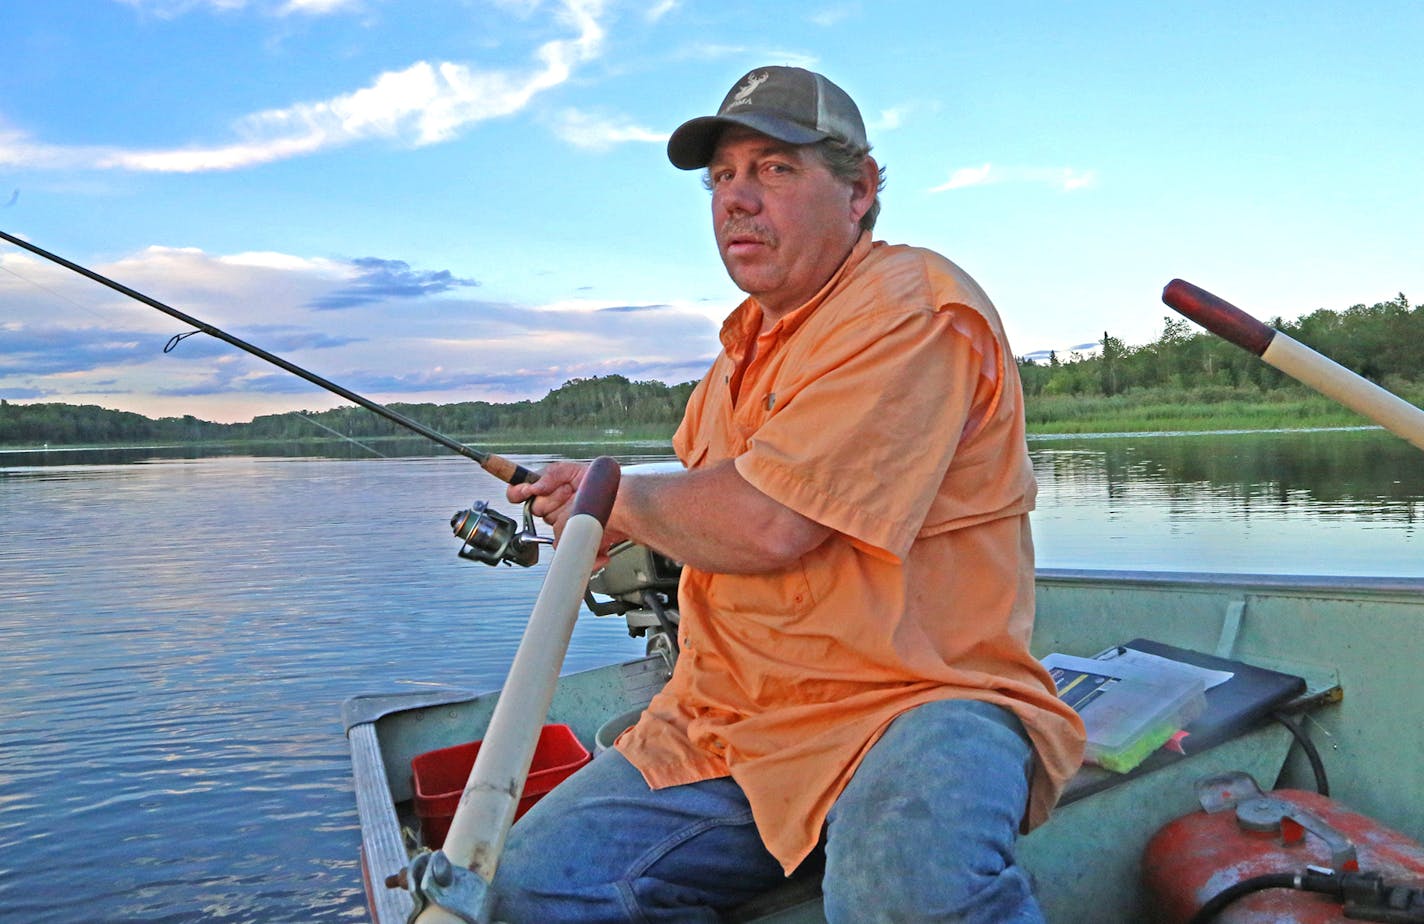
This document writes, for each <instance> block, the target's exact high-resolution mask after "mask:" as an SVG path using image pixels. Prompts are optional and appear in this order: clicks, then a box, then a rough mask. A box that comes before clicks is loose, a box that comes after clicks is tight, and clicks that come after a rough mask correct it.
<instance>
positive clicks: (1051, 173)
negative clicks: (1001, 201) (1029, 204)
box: [930, 163, 1098, 193]
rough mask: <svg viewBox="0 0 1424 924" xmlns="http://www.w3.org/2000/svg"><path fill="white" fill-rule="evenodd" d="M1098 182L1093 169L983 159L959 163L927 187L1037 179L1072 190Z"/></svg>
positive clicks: (938, 188)
mask: <svg viewBox="0 0 1424 924" xmlns="http://www.w3.org/2000/svg"><path fill="white" fill-rule="evenodd" d="M1097 182H1098V176H1097V172H1096V171H1094V170H1079V169H1077V168H1076V167H999V166H995V165H993V164H991V163H986V164H984V165H982V166H979V167H960V168H959V169H958V170H955V171H954V172H953V173H951V174H950V175H949V179H948V180H946V181H945V182H943V183H941V184H940V185H938V186H932V187H930V192H932V193H941V192H950V191H951V190H955V189H968V188H969V187H971V186H990V185H995V184H1000V183H1036V184H1039V185H1043V186H1052V187H1055V188H1057V189H1061V190H1063V191H1064V192H1072V191H1073V190H1076V189H1087V188H1088V187H1091V186H1095V185H1097Z"/></svg>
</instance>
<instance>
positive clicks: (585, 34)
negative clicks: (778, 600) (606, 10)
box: [0, 0, 604, 173]
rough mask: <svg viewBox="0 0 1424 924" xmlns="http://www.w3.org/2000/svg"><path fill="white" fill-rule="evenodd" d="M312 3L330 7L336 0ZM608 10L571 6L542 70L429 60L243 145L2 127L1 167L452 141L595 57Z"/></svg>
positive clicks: (277, 114)
mask: <svg viewBox="0 0 1424 924" xmlns="http://www.w3.org/2000/svg"><path fill="white" fill-rule="evenodd" d="M305 2H308V3H316V4H318V5H320V4H321V3H323V2H326V4H327V5H328V6H329V5H330V2H329V0H305ZM602 12H603V4H602V2H601V0H565V2H564V3H563V5H562V9H561V11H560V13H559V14H558V17H557V18H558V19H559V21H560V23H562V24H564V25H567V26H568V27H569V28H571V29H572V30H573V31H574V32H575V35H574V36H573V37H572V38H567V39H556V40H554V41H550V42H546V43H545V44H543V45H541V46H540V47H539V48H538V49H536V50H535V52H534V54H533V57H534V59H535V61H536V62H537V65H538V66H537V67H536V68H535V69H533V70H522V71H516V70H478V69H476V68H473V67H471V66H469V65H465V64H456V63H452V62H448V61H447V62H441V63H438V64H431V63H430V62H427V61H420V62H417V63H416V64H413V65H411V66H410V67H408V68H406V69H404V70H401V71H388V72H386V73H384V74H381V75H380V76H378V77H377V78H376V79H375V80H374V81H372V83H371V84H370V85H369V86H366V87H362V88H361V89H359V90H354V91H352V92H350V93H345V94H342V95H340V96H336V97H333V98H331V99H328V100H321V101H317V102H308V103H298V104H296V105H293V106H289V107H287V108H284V109H270V110H267V111H265V112H259V113H255V114H253V115H250V116H247V117H246V118H244V119H242V120H241V121H240V122H239V123H238V125H237V126H236V128H237V132H238V134H239V135H241V136H242V140H239V141H235V142H232V143H228V144H221V145H215V146H210V147H202V146H188V147H182V148H170V149H159V150H138V151H136V150H126V149H121V148H115V147H104V146H90V147H62V146H57V145H47V144H43V143H40V142H35V141H33V140H31V139H30V138H29V136H28V135H26V134H25V133H22V132H18V131H14V130H8V131H7V130H4V128H3V126H0V166H17V167H41V168H53V169H60V168H95V169H101V170H108V169H121V170H132V171H139V172H153V173H197V172H204V171H215V170H236V169H240V168H243V167H251V166H256V165H259V164H265V163H271V162H273V161H279V160H286V159H288V158H292V157H297V156H301V155H304V154H311V153H314V152H316V151H319V150H322V149H325V148H331V147H337V146H340V145H345V144H351V143H353V142H358V141H366V140H372V139H382V140H390V141H396V142H404V143H407V144H412V145H417V146H419V145H427V144H436V143H439V142H443V141H448V140H450V139H451V138H454V137H455V136H456V135H457V134H459V132H460V131H461V130H463V129H465V128H467V127H468V126H470V125H473V124H475V123H478V122H482V121H486V120H488V119H494V118H499V117H501V116H509V115H512V114H514V113H516V112H519V111H520V110H522V109H523V108H525V107H526V106H528V105H529V103H530V101H531V100H532V99H533V98H534V97H535V96H537V95H538V94H540V93H542V92H544V91H546V90H549V89H551V88H553V87H556V86H559V85H560V84H562V83H564V82H565V81H567V80H568V79H569V78H570V76H571V75H572V74H573V71H574V69H575V67H577V66H578V65H579V64H582V63H584V62H587V61H590V60H592V59H594V58H596V57H597V56H598V54H599V53H600V51H601V50H602V45H603V39H604V29H603V26H602V24H601V23H600V22H599V16H600V15H601V14H602Z"/></svg>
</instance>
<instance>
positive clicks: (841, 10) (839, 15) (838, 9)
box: [806, 3, 860, 28]
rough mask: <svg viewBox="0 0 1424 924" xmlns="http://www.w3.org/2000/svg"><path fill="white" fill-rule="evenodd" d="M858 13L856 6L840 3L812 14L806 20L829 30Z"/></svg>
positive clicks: (858, 9) (857, 6) (858, 8)
mask: <svg viewBox="0 0 1424 924" xmlns="http://www.w3.org/2000/svg"><path fill="white" fill-rule="evenodd" d="M859 12H860V7H859V5H858V4H854V3H842V4H839V5H837V6H829V7H826V8H825V9H823V10H820V11H819V12H816V13H812V14H811V15H810V16H807V17H806V19H807V20H808V21H809V22H810V23H811V24H812V25H815V26H820V27H822V28H829V27H830V26H834V25H838V24H840V23H842V22H844V21H846V20H847V19H849V18H851V17H852V16H854V15H856V14H857V13H859Z"/></svg>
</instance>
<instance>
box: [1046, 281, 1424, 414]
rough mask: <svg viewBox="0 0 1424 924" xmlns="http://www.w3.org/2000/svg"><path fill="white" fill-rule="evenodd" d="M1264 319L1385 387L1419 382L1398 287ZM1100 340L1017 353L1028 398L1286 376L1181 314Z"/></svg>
mask: <svg viewBox="0 0 1424 924" xmlns="http://www.w3.org/2000/svg"><path fill="white" fill-rule="evenodd" d="M1270 325H1271V326H1272V327H1274V328H1276V329H1277V330H1280V331H1281V332H1283V333H1285V334H1287V335H1288V336H1290V337H1292V338H1294V339H1296V340H1298V341H1300V342H1301V343H1303V344H1305V345H1306V346H1308V347H1311V348H1312V349H1315V350H1318V351H1320V352H1321V353H1323V354H1325V355H1326V356H1328V357H1330V358H1331V359H1333V360H1335V361H1336V362H1337V363H1339V364H1340V365H1342V366H1345V367H1346V368H1347V369H1350V370H1352V371H1354V372H1357V373H1359V374H1360V375H1362V376H1364V377H1365V378H1368V379H1370V380H1371V381H1373V382H1375V383H1377V384H1381V385H1384V386H1385V387H1387V388H1388V387H1391V383H1394V384H1395V385H1397V384H1398V383H1401V382H1424V307H1421V306H1417V305H1416V306H1413V307H1411V306H1410V304H1409V300H1408V299H1406V298H1405V297H1404V295H1403V294H1402V293H1401V294H1400V295H1399V296H1398V297H1397V298H1394V299H1392V300H1390V301H1387V302H1379V303H1377V304H1374V305H1370V306H1368V307H1366V306H1365V305H1355V306H1354V307H1352V308H1348V309H1346V310H1345V311H1331V310H1329V309H1324V308H1322V309H1320V310H1318V311H1314V312H1312V313H1310V314H1308V315H1305V316H1304V317H1302V318H1301V319H1300V320H1298V321H1282V320H1281V319H1279V318H1276V319H1273V320H1272V321H1271V322H1270ZM1099 346H1100V348H1099V349H1098V350H1097V351H1096V353H1095V354H1094V355H1085V354H1082V353H1070V354H1069V355H1068V356H1067V357H1066V358H1065V357H1060V356H1058V355H1056V354H1050V355H1049V358H1048V362H1047V363H1034V362H1027V361H1025V360H1022V359H1020V360H1019V374H1020V376H1021V377H1022V378H1023V383H1024V390H1025V392H1026V393H1027V395H1028V398H1029V400H1030V401H1032V399H1033V398H1034V397H1038V396H1047V395H1085V396H1088V395H1091V396H1105V397H1112V396H1114V395H1121V394H1126V393H1128V392H1131V391H1134V390H1138V389H1153V388H1157V389H1160V388H1174V389H1182V390H1204V389H1211V388H1215V389H1216V390H1220V389H1221V388H1222V387H1223V386H1224V387H1227V388H1231V389H1241V388H1245V387H1254V388H1255V389H1259V390H1265V389H1271V388H1277V387H1280V386H1283V385H1285V384H1287V383H1288V381H1289V380H1288V379H1287V378H1286V377H1285V376H1284V375H1283V374H1282V373H1280V372H1278V371H1276V369H1274V368H1273V367H1271V366H1269V365H1267V364H1266V363H1264V362H1262V361H1261V360H1260V359H1259V358H1257V357H1256V356H1253V355H1252V354H1250V353H1248V352H1247V351H1245V350H1243V349H1241V348H1240V347H1237V346H1234V345H1232V344H1230V343H1227V342H1226V341H1225V340H1222V339H1220V338H1218V337H1216V336H1214V335H1212V334H1208V333H1205V332H1202V331H1199V330H1197V328H1196V327H1195V326H1193V325H1192V324H1191V323H1189V322H1188V321H1185V320H1181V319H1174V318H1170V317H1169V318H1167V319H1166V324H1165V328H1164V330H1163V331H1162V336H1160V337H1159V338H1158V339H1157V340H1155V341H1154V342H1152V343H1148V344H1146V345H1143V346H1137V347H1134V346H1128V345H1127V344H1125V343H1123V342H1122V341H1121V340H1119V339H1118V338H1116V337H1113V336H1112V335H1111V334H1108V333H1106V332H1105V333H1104V334H1103V339H1102V342H1101V344H1100V345H1099Z"/></svg>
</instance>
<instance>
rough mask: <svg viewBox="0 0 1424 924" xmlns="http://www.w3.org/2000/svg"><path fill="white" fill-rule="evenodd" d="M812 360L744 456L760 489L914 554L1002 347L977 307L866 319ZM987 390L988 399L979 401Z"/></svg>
mask: <svg viewBox="0 0 1424 924" xmlns="http://www.w3.org/2000/svg"><path fill="white" fill-rule="evenodd" d="M853 328H854V329H853V330H850V331H842V332H840V334H839V335H838V337H837V339H836V340H835V342H834V343H833V344H831V343H822V344H819V345H818V348H817V349H815V350H813V351H810V352H809V353H808V354H807V355H806V356H805V357H803V358H802V366H803V368H801V370H800V373H801V374H800V376H799V381H800V382H802V383H803V384H802V385H801V386H800V387H797V388H795V389H794V390H793V392H792V394H791V396H790V397H789V399H788V400H786V401H785V403H784V405H783V406H782V407H781V409H780V410H779V412H778V413H776V414H774V415H772V416H771V417H770V418H769V419H768V420H767V421H766V422H765V423H764V424H763V425H762V426H761V427H760V428H759V429H758V430H757V432H756V435H755V436H754V437H753V438H752V439H751V440H750V442H749V444H748V448H747V451H746V452H745V453H744V454H742V455H740V456H739V457H738V459H737V470H738V472H739V473H740V474H741V475H742V477H743V478H745V479H746V480H747V481H748V482H749V483H751V484H752V485H753V486H754V487H756V488H757V489H758V490H760V491H762V492H764V493H766V494H767V495H769V496H771V497H772V498H774V499H776V500H778V501H779V502H781V503H783V504H785V505H786V506H788V507H791V508H792V509H794V510H796V511H798V512H800V513H801V514H803V515H805V516H808V517H810V518H811V519H814V520H816V521H818V522H820V523H822V524H824V525H826V526H829V527H831V528H832V529H835V530H837V531H838V532H841V533H844V534H845V535H847V536H849V537H850V538H851V539H852V540H854V541H856V542H857V544H859V545H861V546H862V547H869V548H870V549H871V550H875V551H879V552H880V553H883V554H886V555H888V556H889V557H892V558H895V559H903V557H904V556H905V554H906V553H907V552H908V550H909V547H910V544H911V543H912V542H913V541H914V538H915V536H916V534H917V533H918V532H919V529H920V527H921V525H922V524H923V522H924V520H925V516H926V514H927V512H928V510H929V508H930V505H931V503H932V502H933V501H934V498H935V496H936V493H937V492H938V490H939V488H940V485H941V483H942V482H943V480H944V477H945V472H946V471H947V469H948V467H949V464H950V461H951V460H952V459H953V457H954V454H955V451H956V449H957V447H958V445H959V442H960V439H961V436H962V434H963V432H964V430H965V427H966V424H967V423H969V422H970V421H971V420H972V419H974V418H975V405H976V400H977V401H979V402H981V403H982V402H983V401H984V399H985V396H986V395H989V396H990V400H992V393H993V392H994V391H995V389H996V388H997V384H996V383H989V386H990V387H989V388H988V389H987V391H986V388H985V382H984V370H985V369H986V367H987V368H990V369H996V368H997V366H996V364H992V363H986V362H985V357H986V356H993V355H994V354H995V353H996V351H997V345H996V344H997V342H996V340H995V338H994V335H993V333H992V332H991V331H990V329H989V327H988V324H987V323H986V322H985V321H984V320H983V318H982V317H981V316H980V315H979V314H978V312H977V311H974V310H973V309H972V308H969V307H966V306H956V305H951V306H946V307H944V308H942V309H939V310H933V309H929V308H925V309H922V310H898V311H885V312H881V313H879V314H876V315H871V316H862V317H861V318H859V319H857V323H856V324H854V325H853ZM976 396H978V397H977V398H976Z"/></svg>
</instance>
